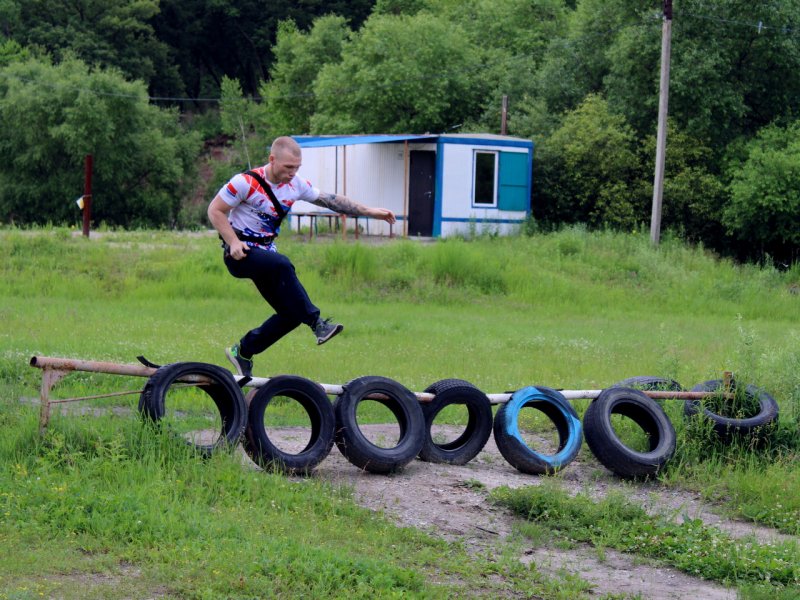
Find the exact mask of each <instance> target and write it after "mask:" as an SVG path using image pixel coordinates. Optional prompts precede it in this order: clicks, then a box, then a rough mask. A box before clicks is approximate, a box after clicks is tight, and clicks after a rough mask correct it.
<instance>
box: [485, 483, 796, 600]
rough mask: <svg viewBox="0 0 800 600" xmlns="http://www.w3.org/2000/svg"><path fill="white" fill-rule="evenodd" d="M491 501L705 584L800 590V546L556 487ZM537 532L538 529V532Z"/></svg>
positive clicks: (510, 492)
mask: <svg viewBox="0 0 800 600" xmlns="http://www.w3.org/2000/svg"><path fill="white" fill-rule="evenodd" d="M491 496H492V498H493V499H494V500H495V501H496V502H498V503H499V504H502V505H503V506H507V507H508V508H510V509H511V510H513V511H514V512H516V513H517V514H519V515H521V516H523V517H525V518H526V519H527V520H528V521H530V522H531V523H534V524H535V525H539V526H542V527H546V528H547V529H550V530H554V531H555V532H556V534H557V535H558V536H559V537H563V538H567V539H569V540H572V541H578V542H589V543H591V544H593V545H595V546H598V547H611V548H615V549H617V550H621V551H623V552H628V553H632V554H636V555H638V556H647V557H650V558H655V559H659V560H661V561H663V562H665V563H667V564H671V565H674V566H675V567H677V568H678V569H681V570H682V571H685V572H687V573H691V574H692V575H698V576H700V577H703V578H705V579H713V580H716V581H721V582H726V583H733V582H751V583H755V582H757V583H762V584H767V585H770V586H776V588H777V590H778V591H779V590H780V589H781V588H784V587H794V586H797V585H798V584H800V570H798V565H800V562H798V556H800V547H798V545H797V543H796V542H784V543H778V544H759V543H756V542H754V541H752V540H737V539H733V538H731V537H729V536H728V535H726V534H725V533H723V532H721V531H720V530H719V529H716V528H713V527H708V526H706V525H704V524H703V522H702V521H700V520H695V519H688V518H686V519H683V520H682V522H678V523H676V522H675V520H674V515H664V516H651V515H648V514H647V513H646V512H645V510H644V509H643V508H641V507H639V506H636V505H634V504H632V503H630V502H629V501H628V500H625V499H624V498H622V497H621V496H608V497H606V498H605V499H603V500H600V501H595V500H593V499H592V498H590V497H588V496H587V495H585V494H578V495H577V496H574V497H570V496H569V495H568V494H567V493H566V492H564V491H563V490H562V489H560V488H558V487H557V486H556V485H545V484H543V485H538V486H526V487H523V488H519V489H510V488H508V487H505V486H504V487H500V488H496V489H495V490H493V491H492V493H491ZM534 529H535V527H534Z"/></svg>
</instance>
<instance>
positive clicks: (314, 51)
mask: <svg viewBox="0 0 800 600" xmlns="http://www.w3.org/2000/svg"><path fill="white" fill-rule="evenodd" d="M349 33H350V30H349V29H348V28H347V24H346V22H345V19H344V18H343V17H337V16H333V15H331V16H326V17H319V18H318V19H316V20H315V21H314V25H313V26H312V28H311V31H309V32H308V33H303V32H301V31H300V30H298V29H297V26H296V25H295V23H294V21H284V22H283V23H281V25H280V27H279V29H278V41H277V43H276V44H275V47H274V49H273V51H274V53H275V64H274V65H273V67H272V70H271V75H272V77H271V79H270V81H268V82H266V83H264V84H263V85H262V86H261V88H260V89H259V92H260V95H261V96H262V97H263V98H264V111H262V112H263V120H264V122H265V125H266V129H267V130H268V131H270V132H273V135H272V137H276V136H278V135H285V134H289V133H308V132H309V131H310V130H311V116H312V115H313V114H314V113H315V112H316V106H317V101H316V93H315V92H316V90H315V81H316V79H317V75H318V74H319V72H320V70H321V69H322V68H323V67H324V66H325V65H327V64H335V63H338V62H339V61H340V60H341V54H342V45H343V44H344V42H345V40H346V39H347V36H348V34H349Z"/></svg>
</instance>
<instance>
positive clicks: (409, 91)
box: [311, 13, 485, 133]
mask: <svg viewBox="0 0 800 600" xmlns="http://www.w3.org/2000/svg"><path fill="white" fill-rule="evenodd" d="M481 68H482V66H481V61H480V52H478V50H477V48H476V47H475V46H474V45H473V44H472V43H471V42H470V40H469V38H468V36H467V35H466V34H465V33H464V31H463V30H461V28H460V27H458V26H457V25H455V24H453V23H451V22H448V21H445V20H443V19H440V18H438V17H435V16H432V15H428V14H424V13H418V14H416V15H414V16H406V15H401V16H388V15H373V16H372V17H370V18H369V19H368V20H367V22H366V23H365V24H364V26H363V27H362V28H361V30H360V31H359V32H358V33H357V34H355V35H354V36H353V38H352V41H349V42H347V43H346V44H345V45H344V47H343V48H342V60H341V62H340V63H338V64H328V65H325V66H324V67H323V68H322V70H321V71H320V74H319V76H318V78H317V82H316V84H315V91H316V94H317V99H316V101H317V112H316V113H315V114H314V116H313V117H312V119H311V129H312V132H314V133H365V132H370V133H375V132H388V133H393V132H394V133H396V132H404V133H423V132H426V131H433V132H443V131H447V130H450V129H452V128H453V127H457V126H459V125H460V124H462V123H463V122H464V120H465V119H466V118H467V117H469V116H470V115H473V114H475V112H476V109H477V107H479V106H480V102H481V97H482V96H483V95H484V93H485V90H484V88H483V87H482V86H481V82H480V81H479V78H478V74H479V73H480V70H481Z"/></svg>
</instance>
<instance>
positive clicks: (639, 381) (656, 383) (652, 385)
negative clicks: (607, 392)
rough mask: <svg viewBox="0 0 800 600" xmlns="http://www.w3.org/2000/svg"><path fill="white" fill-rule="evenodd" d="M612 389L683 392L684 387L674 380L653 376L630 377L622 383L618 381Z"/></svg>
mask: <svg viewBox="0 0 800 600" xmlns="http://www.w3.org/2000/svg"><path fill="white" fill-rule="evenodd" d="M610 387H622V388H633V389H635V390H644V391H646V392H656V391H660V392H682V391H683V386H681V384H680V383H678V382H677V381H675V380H674V379H665V378H663V377H653V376H651V375H637V376H636V377H628V378H627V379H623V380H622V381H618V382H617V383H615V384H614V385H612V386H610Z"/></svg>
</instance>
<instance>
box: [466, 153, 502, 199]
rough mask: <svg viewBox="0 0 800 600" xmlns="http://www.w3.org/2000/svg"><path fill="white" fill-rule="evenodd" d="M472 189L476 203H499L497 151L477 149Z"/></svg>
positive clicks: (474, 158)
mask: <svg viewBox="0 0 800 600" xmlns="http://www.w3.org/2000/svg"><path fill="white" fill-rule="evenodd" d="M472 189H473V197H472V203H473V204H474V205H476V206H496V205H497V152H482V151H479V150H476V151H475V154H474V155H473V186H472Z"/></svg>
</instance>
